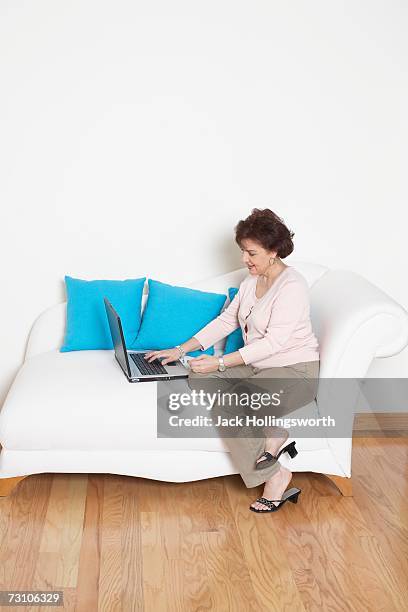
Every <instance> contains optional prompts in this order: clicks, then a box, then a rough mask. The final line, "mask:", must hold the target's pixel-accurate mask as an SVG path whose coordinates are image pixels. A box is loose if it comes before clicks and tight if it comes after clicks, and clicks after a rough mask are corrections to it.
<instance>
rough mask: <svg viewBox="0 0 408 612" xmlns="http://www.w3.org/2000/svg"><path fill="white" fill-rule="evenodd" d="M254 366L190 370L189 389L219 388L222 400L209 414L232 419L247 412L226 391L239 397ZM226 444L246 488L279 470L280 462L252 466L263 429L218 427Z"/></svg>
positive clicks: (261, 446) (262, 443) (262, 442)
mask: <svg viewBox="0 0 408 612" xmlns="http://www.w3.org/2000/svg"><path fill="white" fill-rule="evenodd" d="M255 371H256V368H253V367H252V366H236V367H233V368H228V369H227V370H226V371H225V372H212V373H211V374H198V373H195V372H190V374H189V378H188V384H189V387H190V388H191V389H195V390H201V389H203V390H204V391H205V392H210V393H216V392H217V391H218V390H220V391H221V392H222V394H224V395H222V398H223V399H224V401H221V402H216V403H215V404H214V406H213V409H212V415H211V416H212V417H213V418H214V419H215V420H216V421H218V419H220V418H221V419H231V418H234V417H237V416H238V417H242V418H244V417H245V416H246V414H248V412H245V411H244V409H243V407H242V406H241V405H240V404H239V402H238V404H237V403H235V402H234V401H231V402H229V401H228V400H227V395H226V394H228V393H230V394H234V393H237V394H238V397H242V396H243V395H242V394H243V393H244V392H245V391H246V390H250V387H251V385H250V384H249V385H247V384H246V381H249V380H250V379H251V378H252V377H253V375H254V373H255ZM219 431H220V432H221V433H222V437H223V439H225V444H226V446H227V447H228V449H229V451H230V454H231V458H232V461H233V463H234V465H235V466H236V468H237V471H238V472H239V473H240V475H241V478H242V479H243V481H244V483H245V485H246V487H247V488H252V487H256V486H258V485H260V484H262V483H264V482H265V480H267V479H268V478H271V477H272V475H273V474H274V473H276V472H277V471H279V463H278V462H275V463H274V464H273V465H270V466H269V467H268V468H265V470H262V471H259V470H256V469H255V461H256V458H257V457H258V456H259V455H260V453H262V452H263V450H264V448H265V438H264V434H263V432H262V431H261V430H260V429H258V430H254V429H253V428H252V427H246V426H239V427H235V428H234V427H228V426H225V427H220V428H219Z"/></svg>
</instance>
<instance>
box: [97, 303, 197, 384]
mask: <svg viewBox="0 0 408 612" xmlns="http://www.w3.org/2000/svg"><path fill="white" fill-rule="evenodd" d="M103 301H104V302H105V309H106V315H107V317H108V322H109V327H110V332H111V335H112V341H113V346H114V350H115V357H116V359H117V361H118V363H119V365H120V367H121V368H122V370H123V372H124V374H125V376H126V378H127V379H128V381H129V382H149V381H152V380H175V379H178V378H188V372H189V370H188V369H187V368H186V367H185V366H184V365H183V364H182V362H181V361H180V360H179V359H178V360H177V361H172V362H171V363H166V365H164V366H163V365H162V364H161V362H160V360H159V359H155V360H154V361H151V362H150V363H149V362H148V361H147V360H146V359H144V355H145V354H146V353H148V352H149V350H145V351H128V350H127V348H126V343H125V336H124V334H123V327H122V322H121V320H120V317H119V315H118V313H117V312H116V310H115V309H114V307H113V306H112V304H111V303H110V302H109V300H108V299H107V298H106V297H104V298H103Z"/></svg>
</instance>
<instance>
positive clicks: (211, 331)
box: [194, 266, 319, 369]
mask: <svg viewBox="0 0 408 612" xmlns="http://www.w3.org/2000/svg"><path fill="white" fill-rule="evenodd" d="M257 278H258V277H257V276H252V275H248V276H247V277H246V278H245V279H244V280H243V281H242V283H241V284H240V286H239V290H238V293H237V294H236V295H235V297H234V299H233V300H232V302H231V303H230V304H229V306H227V308H226V309H225V310H224V312H222V313H221V314H220V315H219V316H218V317H216V318H215V319H214V320H213V321H210V323H208V324H207V325H206V326H205V327H203V328H202V329H201V330H200V331H199V332H198V333H196V334H194V338H196V339H197V340H198V341H199V343H200V344H201V346H202V347H203V350H205V349H207V348H208V347H209V346H212V345H213V344H215V343H216V342H218V341H219V340H221V339H222V338H225V336H228V334H230V333H231V332H233V331H234V330H235V329H237V328H238V327H241V329H242V336H243V338H244V343H245V346H243V347H242V348H240V349H238V350H239V352H240V353H241V357H242V359H243V361H244V363H245V364H247V365H248V364H252V365H253V366H255V367H258V368H261V369H263V368H272V367H279V366H285V365H291V364H294V363H299V362H301V361H317V360H319V345H318V341H317V339H316V336H315V335H314V333H313V330H312V324H311V321H310V302H309V287H308V285H307V282H306V280H305V278H304V277H303V276H302V275H301V274H300V272H298V271H297V270H296V269H295V268H293V267H292V266H288V267H287V268H285V269H284V270H283V271H282V272H281V273H280V274H279V276H278V277H277V278H276V279H275V281H274V282H273V284H272V286H271V287H270V288H269V289H268V291H267V292H266V293H265V294H264V295H263V296H262V297H261V298H257V297H256V296H255V288H256V282H257ZM249 313H251V314H250V315H249V316H248V318H247V320H245V318H246V317H247V315H248V314H249ZM246 324H247V333H245V325H246Z"/></svg>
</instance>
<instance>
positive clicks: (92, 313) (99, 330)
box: [60, 276, 146, 353]
mask: <svg viewBox="0 0 408 612" xmlns="http://www.w3.org/2000/svg"><path fill="white" fill-rule="evenodd" d="M145 280H146V277H144V278H136V279H127V280H91V281H88V280H81V279H79V278H72V277H71V276H65V286H66V291H67V323H66V330H65V338H64V344H63V345H62V347H61V348H60V352H61V353H66V352H68V351H87V350H97V349H112V348H113V343H112V336H111V333H110V329H109V324H108V318H107V316H106V310H105V304H104V301H103V298H104V297H105V296H106V297H107V298H108V300H109V301H110V302H111V304H112V306H113V307H114V309H115V310H116V312H117V313H118V314H119V316H120V318H121V321H122V325H123V333H124V336H125V341H126V344H128V343H129V344H131V343H132V342H134V341H135V339H136V336H137V333H138V331H139V327H140V319H141V317H140V308H141V302H142V294H143V286H144V282H145Z"/></svg>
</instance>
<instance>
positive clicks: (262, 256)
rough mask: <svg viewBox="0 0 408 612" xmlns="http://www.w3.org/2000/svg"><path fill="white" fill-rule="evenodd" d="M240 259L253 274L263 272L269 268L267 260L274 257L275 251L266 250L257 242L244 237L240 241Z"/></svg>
mask: <svg viewBox="0 0 408 612" xmlns="http://www.w3.org/2000/svg"><path fill="white" fill-rule="evenodd" d="M241 252H242V261H243V263H244V265H245V266H247V268H248V270H249V272H250V273H251V274H253V275H257V274H264V273H265V271H266V270H267V269H268V268H269V260H270V258H271V257H276V251H266V250H265V249H264V248H263V246H261V245H260V244H259V242H255V240H251V239H250V238H245V239H244V240H242V241H241Z"/></svg>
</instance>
